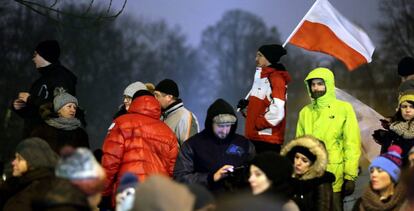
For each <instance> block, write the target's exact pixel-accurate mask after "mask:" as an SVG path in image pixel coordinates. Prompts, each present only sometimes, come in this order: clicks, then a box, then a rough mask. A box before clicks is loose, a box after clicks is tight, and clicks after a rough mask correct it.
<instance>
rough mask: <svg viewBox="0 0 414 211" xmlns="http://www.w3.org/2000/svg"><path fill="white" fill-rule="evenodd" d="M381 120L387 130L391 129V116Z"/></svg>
mask: <svg viewBox="0 0 414 211" xmlns="http://www.w3.org/2000/svg"><path fill="white" fill-rule="evenodd" d="M380 122H381V126H382V127H383V128H384V129H386V130H389V129H390V124H391V122H390V119H389V118H387V119H380Z"/></svg>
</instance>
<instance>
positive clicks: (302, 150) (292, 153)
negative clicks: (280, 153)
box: [287, 146, 316, 163]
mask: <svg viewBox="0 0 414 211" xmlns="http://www.w3.org/2000/svg"><path fill="white" fill-rule="evenodd" d="M297 152H299V153H300V154H302V155H304V156H306V157H307V158H308V159H309V160H310V161H311V162H312V163H313V162H315V160H316V155H314V154H313V153H312V152H310V151H309V149H308V148H306V147H303V146H296V147H293V148H292V149H291V150H290V151H289V153H288V154H287V157H288V158H289V159H290V160H292V161H294V158H295V154H296V153H297Z"/></svg>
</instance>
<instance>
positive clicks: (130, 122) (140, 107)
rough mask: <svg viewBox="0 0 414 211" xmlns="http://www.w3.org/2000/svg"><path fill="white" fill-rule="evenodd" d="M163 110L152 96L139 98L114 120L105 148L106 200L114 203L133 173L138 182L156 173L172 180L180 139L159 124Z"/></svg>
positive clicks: (163, 124) (103, 163)
mask: <svg viewBox="0 0 414 211" xmlns="http://www.w3.org/2000/svg"><path fill="white" fill-rule="evenodd" d="M160 116H161V107H160V104H159V103H158V101H157V100H156V99H155V98H154V97H153V96H141V97H138V98H136V99H135V100H134V101H133V102H132V103H131V106H130V108H129V111H128V114H125V115H122V116H120V117H118V118H116V119H115V120H114V122H113V123H112V125H111V127H110V128H109V132H108V135H107V136H106V138H105V141H104V144H103V148H102V150H103V157H102V166H103V168H104V169H105V173H106V180H105V189H104V191H103V193H102V194H103V196H110V195H112V196H113V197H112V198H113V200H114V196H115V194H116V190H117V188H118V185H119V181H120V178H121V177H122V175H123V174H124V173H125V172H131V173H134V174H135V175H136V176H137V177H138V178H139V181H140V182H142V181H143V180H145V178H146V177H147V176H148V175H150V174H154V173H158V174H164V175H168V176H171V177H172V174H173V169H174V165H175V160H176V158H177V154H178V146H177V138H176V136H175V134H174V133H173V132H172V131H171V129H170V128H169V127H168V126H167V125H166V124H165V123H163V122H162V121H160Z"/></svg>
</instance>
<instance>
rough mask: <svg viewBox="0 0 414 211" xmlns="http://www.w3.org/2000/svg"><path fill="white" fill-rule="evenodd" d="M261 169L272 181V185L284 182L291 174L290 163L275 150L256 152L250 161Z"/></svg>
mask: <svg viewBox="0 0 414 211" xmlns="http://www.w3.org/2000/svg"><path fill="white" fill-rule="evenodd" d="M251 164H252V165H255V166H257V167H258V168H259V169H260V170H262V171H263V172H264V173H265V174H266V177H267V178H268V179H269V180H271V181H272V185H279V184H281V183H284V182H286V181H287V180H289V178H290V177H291V176H292V172H293V167H292V163H291V162H290V161H289V159H287V158H286V157H284V156H281V155H279V154H278V153H276V152H263V153H261V154H258V155H257V156H256V157H255V158H254V159H253V160H252V162H251Z"/></svg>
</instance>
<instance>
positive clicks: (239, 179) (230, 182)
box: [174, 99, 256, 194]
mask: <svg viewBox="0 0 414 211" xmlns="http://www.w3.org/2000/svg"><path fill="white" fill-rule="evenodd" d="M218 114H231V115H234V116H236V115H235V114H234V110H233V108H232V107H231V105H229V104H228V103H227V102H225V101H224V100H221V99H219V100H217V101H216V102H215V103H213V104H212V105H211V106H210V107H209V109H208V112H207V117H206V121H205V126H206V128H205V129H204V130H203V131H201V132H200V133H198V134H196V135H194V136H192V137H191V138H189V139H188V140H187V141H185V142H184V144H183V145H182V146H181V149H180V153H179V154H178V157H177V160H176V163H175V168H174V179H175V180H177V181H179V182H183V183H187V184H191V183H199V184H201V185H204V186H206V187H207V188H208V189H209V190H211V191H213V192H214V193H216V194H218V193H222V192H224V191H231V190H232V189H237V188H238V186H244V185H245V184H246V182H247V180H244V179H245V175H246V174H245V173H246V172H248V167H247V162H249V161H250V160H252V159H253V157H254V155H255V154H256V152H255V149H254V146H253V144H252V143H251V142H250V141H249V140H248V139H246V138H245V137H244V136H241V135H238V134H236V133H235V130H236V127H237V122H236V123H235V124H234V125H232V128H231V131H230V133H229V135H228V136H227V137H226V138H225V139H219V138H218V137H216V135H215V134H214V132H213V130H212V124H213V123H212V122H213V121H212V120H213V118H214V117H215V116H217V115H218ZM224 165H233V166H234V167H236V168H237V167H241V168H240V169H241V170H239V171H237V170H236V172H235V174H231V175H229V176H228V177H226V178H225V179H222V180H220V181H218V182H214V181H213V175H214V173H215V172H216V171H217V170H218V169H220V168H221V167H223V166H224Z"/></svg>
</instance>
